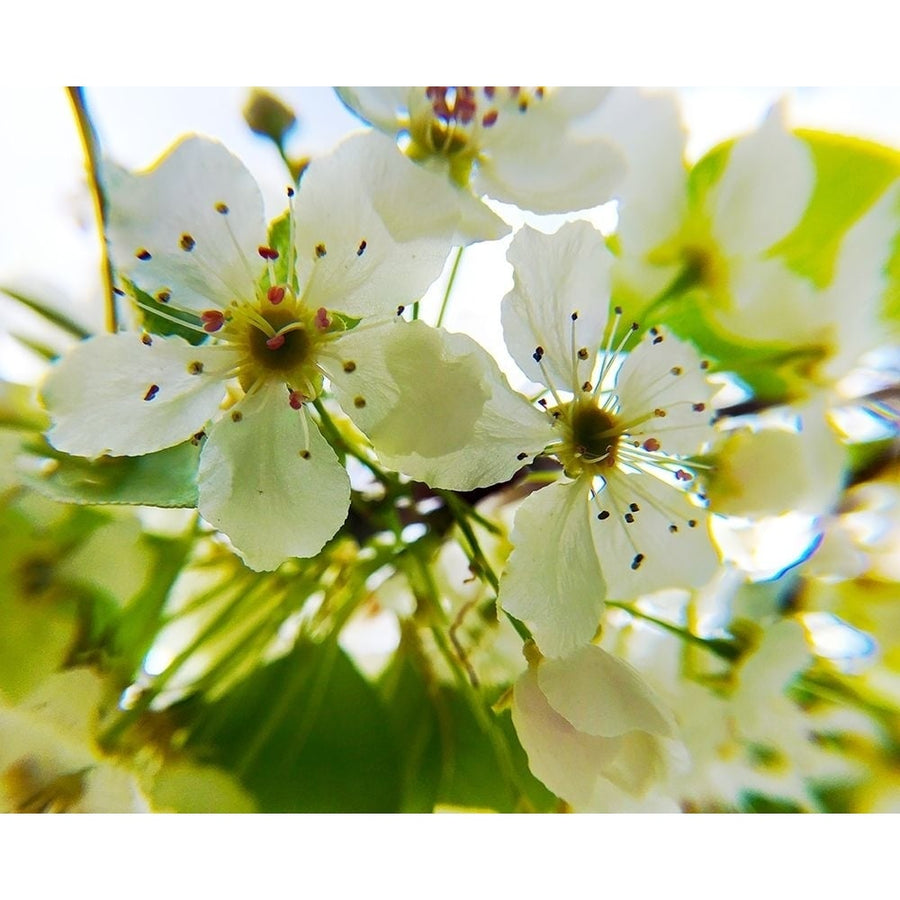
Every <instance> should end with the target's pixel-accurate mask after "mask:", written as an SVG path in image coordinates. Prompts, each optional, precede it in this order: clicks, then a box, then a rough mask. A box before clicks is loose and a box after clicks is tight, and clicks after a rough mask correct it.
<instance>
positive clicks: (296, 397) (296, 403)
mask: <svg viewBox="0 0 900 900" xmlns="http://www.w3.org/2000/svg"><path fill="white" fill-rule="evenodd" d="M305 399H306V397H304V396H303V394H301V393H300V391H291V393H290V396H289V397H288V403H290V405H291V409H300V407H301V406H303V401H304V400H305Z"/></svg>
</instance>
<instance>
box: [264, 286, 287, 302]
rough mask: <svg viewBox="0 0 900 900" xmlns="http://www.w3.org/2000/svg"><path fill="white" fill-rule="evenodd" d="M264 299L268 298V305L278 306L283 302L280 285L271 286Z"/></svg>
mask: <svg viewBox="0 0 900 900" xmlns="http://www.w3.org/2000/svg"><path fill="white" fill-rule="evenodd" d="M266 297H268V299H269V303H271V304H272V305H273V306H278V304H279V303H281V301H282V300H284V288H283V287H282V286H281V285H280V284H273V285H272V287H270V288H269V290H268V292H267V293H266Z"/></svg>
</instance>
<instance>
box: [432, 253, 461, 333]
mask: <svg viewBox="0 0 900 900" xmlns="http://www.w3.org/2000/svg"><path fill="white" fill-rule="evenodd" d="M464 249H465V248H463V247H457V248H456V258H455V259H454V260H453V268H452V269H451V270H450V277H449V278H448V279H447V287H446V288H445V289H444V299H443V300H442V301H441V309H440V311H439V312H438V317H437V321H436V322H435V323H434V324H435V325H436V326H437V327H438V328H440V327H441V322H443V321H444V313H445V312H446V311H447V302H448V301H449V300H450V293H451V291H452V290H453V282H454V281H456V270H457V269H458V268H459V261H460V260H461V259H462V255H463V250H464Z"/></svg>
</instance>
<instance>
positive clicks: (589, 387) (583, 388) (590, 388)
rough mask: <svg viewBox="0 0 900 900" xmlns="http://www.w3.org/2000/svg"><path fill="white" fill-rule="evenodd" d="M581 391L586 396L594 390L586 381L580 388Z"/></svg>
mask: <svg viewBox="0 0 900 900" xmlns="http://www.w3.org/2000/svg"><path fill="white" fill-rule="evenodd" d="M581 389H582V390H583V391H584V392H585V393H586V394H589V393H590V392H591V391H592V390H594V386H593V385H592V384H591V383H590V382H589V381H586V382H585V383H584V384H583V385H582V386H581Z"/></svg>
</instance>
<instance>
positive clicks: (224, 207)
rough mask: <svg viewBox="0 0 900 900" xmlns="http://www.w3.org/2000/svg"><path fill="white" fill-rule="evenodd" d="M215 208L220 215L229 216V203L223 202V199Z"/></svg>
mask: <svg viewBox="0 0 900 900" xmlns="http://www.w3.org/2000/svg"><path fill="white" fill-rule="evenodd" d="M215 209H216V212H217V213H218V214H219V215H220V216H227V215H228V213H229V209H228V204H227V203H223V202H222V201H221V200H220V201H219V202H218V203H217V204H216V207H215Z"/></svg>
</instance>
